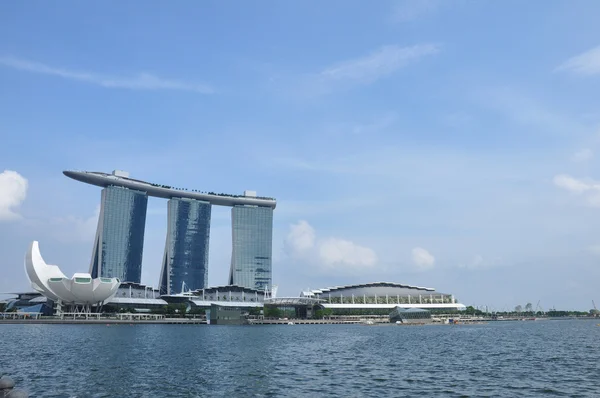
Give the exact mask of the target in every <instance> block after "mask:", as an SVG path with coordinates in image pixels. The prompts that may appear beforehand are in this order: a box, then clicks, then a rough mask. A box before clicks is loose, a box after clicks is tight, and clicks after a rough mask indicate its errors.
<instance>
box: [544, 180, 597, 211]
mask: <svg viewBox="0 0 600 398" xmlns="http://www.w3.org/2000/svg"><path fill="white" fill-rule="evenodd" d="M553 181H554V185H556V186H557V187H559V188H562V189H564V190H567V191H569V192H571V193H573V194H577V195H583V196H584V198H585V201H586V203H587V204H588V205H589V206H592V207H600V183H598V182H596V181H593V180H590V179H577V178H574V177H571V176H570V175H568V174H559V175H557V176H555V177H554V180H553Z"/></svg>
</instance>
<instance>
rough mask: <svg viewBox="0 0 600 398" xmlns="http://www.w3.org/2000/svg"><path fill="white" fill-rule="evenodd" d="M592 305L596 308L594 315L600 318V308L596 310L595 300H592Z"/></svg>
mask: <svg viewBox="0 0 600 398" xmlns="http://www.w3.org/2000/svg"><path fill="white" fill-rule="evenodd" d="M592 305H593V306H594V315H595V316H598V313H599V311H598V308H596V303H594V300H592Z"/></svg>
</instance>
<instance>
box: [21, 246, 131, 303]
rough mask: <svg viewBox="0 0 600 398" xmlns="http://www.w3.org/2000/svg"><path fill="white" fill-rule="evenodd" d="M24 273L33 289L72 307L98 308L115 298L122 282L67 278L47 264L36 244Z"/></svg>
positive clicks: (84, 276) (82, 276)
mask: <svg viewBox="0 0 600 398" xmlns="http://www.w3.org/2000/svg"><path fill="white" fill-rule="evenodd" d="M25 271H26V273H27V277H28V278H29V281H30V282H31V287H33V288H34V289H35V290H37V291H38V292H40V293H42V294H43V295H44V296H46V297H47V298H48V299H50V300H53V301H59V300H60V301H61V302H62V303H63V304H71V305H96V304H100V303H103V302H105V301H107V300H108V299H110V298H112V297H113V296H114V295H115V293H117V289H118V288H119V286H120V284H121V282H120V281H119V279H117V278H95V279H92V276H91V275H90V274H88V273H75V274H74V275H73V277H72V278H67V277H66V276H65V274H63V272H62V271H61V270H60V268H58V267H57V266H56V265H49V264H46V262H45V261H44V259H43V258H42V255H41V254H40V248H39V244H38V242H37V241H33V242H31V244H30V245H29V250H28V251H27V254H26V255H25Z"/></svg>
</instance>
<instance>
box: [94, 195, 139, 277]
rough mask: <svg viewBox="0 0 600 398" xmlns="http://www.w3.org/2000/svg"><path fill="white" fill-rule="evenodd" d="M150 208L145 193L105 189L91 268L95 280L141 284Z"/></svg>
mask: <svg viewBox="0 0 600 398" xmlns="http://www.w3.org/2000/svg"><path fill="white" fill-rule="evenodd" d="M147 208H148V195H147V194H146V193H145V192H140V191H135V190H132V189H127V188H122V187H116V186H109V187H106V188H104V189H103V190H102V202H101V207H100V217H99V219H98V230H97V232H96V240H95V243H94V251H93V253H92V264H91V266H90V273H91V274H92V277H93V278H98V277H103V278H119V280H120V281H123V282H135V283H140V280H141V277H142V251H143V249H144V231H145V228H146V210H147Z"/></svg>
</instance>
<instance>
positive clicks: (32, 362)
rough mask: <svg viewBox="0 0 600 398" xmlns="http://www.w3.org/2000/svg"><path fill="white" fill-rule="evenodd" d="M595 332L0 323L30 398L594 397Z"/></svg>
mask: <svg viewBox="0 0 600 398" xmlns="http://www.w3.org/2000/svg"><path fill="white" fill-rule="evenodd" d="M596 323H597V322H594V321H537V322H506V323H503V322H497V323H489V324H486V325H472V326H463V325H461V326H413V327H399V326H360V325H306V326H302V325H294V326H287V325H285V326H215V325H213V326H204V325H202V326H187V325H135V326H129V325H127V326H110V327H107V326H104V325H103V326H96V325H89V326H88V325H1V324H0V336H1V339H0V373H4V374H9V375H11V376H13V378H15V380H16V381H17V383H18V385H19V386H20V387H23V388H25V389H27V390H28V391H29V392H30V394H32V396H35V397H205V396H211V397H223V396H226V397H249V396H255V397H263V396H275V397H281V396H289V397H313V396H340V397H363V396H373V397H388V396H440V397H442V396H443V397H454V396H524V397H538V396H565V397H577V396H580V397H584V396H585V397H592V396H600V386H599V383H600V362H599V359H600V350H599V349H600V327H598V326H596Z"/></svg>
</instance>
